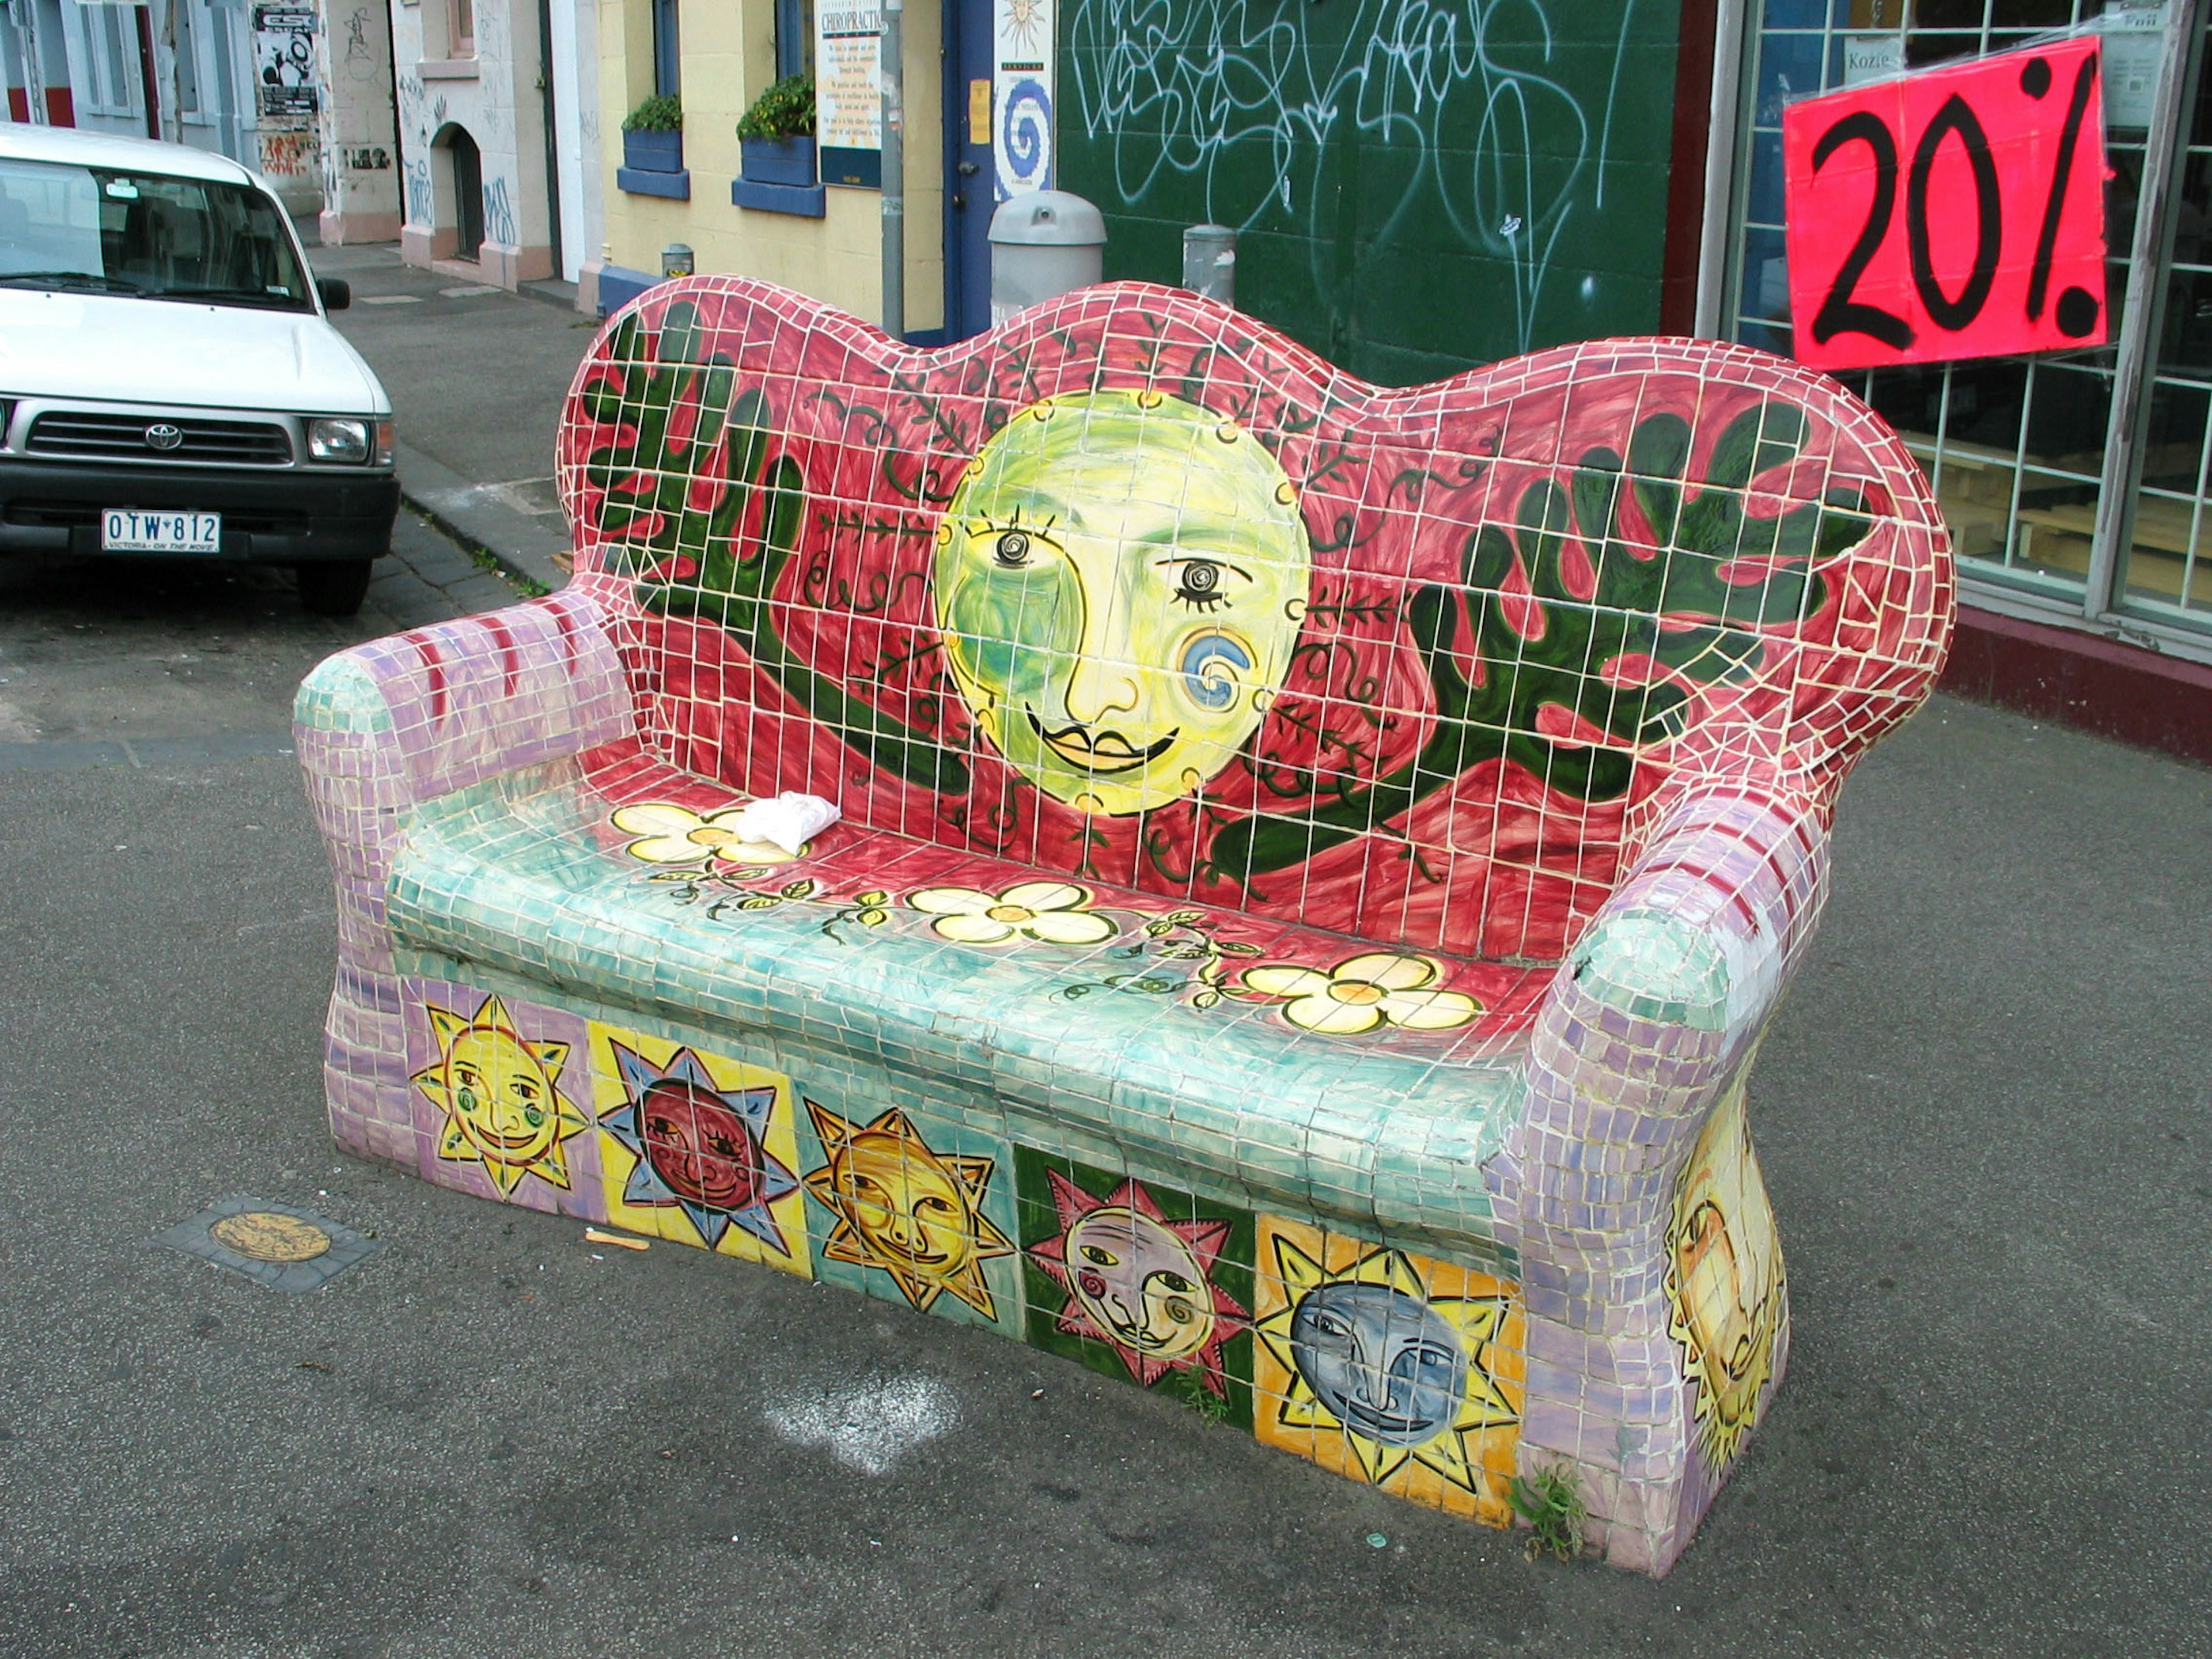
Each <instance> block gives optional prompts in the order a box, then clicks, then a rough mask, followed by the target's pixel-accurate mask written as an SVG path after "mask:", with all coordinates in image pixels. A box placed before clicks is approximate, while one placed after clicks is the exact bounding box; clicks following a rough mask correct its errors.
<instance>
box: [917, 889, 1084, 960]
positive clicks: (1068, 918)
mask: <svg viewBox="0 0 2212 1659" xmlns="http://www.w3.org/2000/svg"><path fill="white" fill-rule="evenodd" d="M907 902H908V904H910V905H912V906H913V907H914V908H915V909H917V910H920V911H922V912H924V913H925V914H926V915H930V916H933V917H934V918H935V920H934V921H932V922H931V923H930V924H929V926H930V930H931V931H932V932H933V933H936V934H937V936H938V937H939V938H940V939H956V940H957V941H958V942H959V943H961V944H963V945H1004V944H1005V943H1006V941H1007V940H1008V939H1016V938H1021V939H1041V940H1042V941H1043V942H1044V943H1046V944H1048V945H1097V944H1101V943H1103V941H1105V940H1107V939H1111V938H1113V937H1114V933H1115V927H1114V924H1113V923H1112V922H1111V921H1109V920H1107V918H1105V917H1104V916H1102V915H1098V914H1097V912H1096V911H1094V910H1091V909H1090V908H1088V906H1089V905H1090V903H1091V893H1090V890H1088V889H1087V888H1082V887H1078V886H1077V885H1076V884H1074V883H1073V882H1072V881H1021V882H1016V883H1015V884H1013V885H1012V887H1009V888H1007V889H1006V891H1004V892H1003V893H987V892H984V891H983V890H981V888H977V887H925V888H923V889H922V890H921V891H920V892H918V893H915V894H913V895H911V896H909V897H908V899H907Z"/></svg>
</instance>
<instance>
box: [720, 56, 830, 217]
mask: <svg viewBox="0 0 2212 1659" xmlns="http://www.w3.org/2000/svg"><path fill="white" fill-rule="evenodd" d="M738 154H739V156H740V161H739V165H738V177H737V178H736V179H733V180H732V182H731V185H730V200H731V201H732V202H733V203H735V204H737V205H738V206H739V207H744V208H754V209H757V210H761V211H763V212H769V213H796V214H800V215H803V216H805V217H808V218H813V219H819V218H821V217H822V216H823V192H822V185H821V184H820V182H819V180H818V179H817V174H816V172H815V165H816V164H815V153H814V78H813V76H808V75H787V76H784V77H783V79H781V81H778V82H775V85H773V86H771V87H769V89H768V90H767V91H765V92H763V94H761V95H760V96H759V97H757V98H756V99H754V100H753V102H752V106H751V107H750V109H748V110H746V112H744V114H743V115H742V116H740V117H738Z"/></svg>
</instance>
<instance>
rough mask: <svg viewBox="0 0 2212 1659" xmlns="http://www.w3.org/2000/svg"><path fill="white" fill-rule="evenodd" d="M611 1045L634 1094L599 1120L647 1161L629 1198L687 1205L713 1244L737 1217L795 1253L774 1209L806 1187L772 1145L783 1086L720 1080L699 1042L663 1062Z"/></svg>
mask: <svg viewBox="0 0 2212 1659" xmlns="http://www.w3.org/2000/svg"><path fill="white" fill-rule="evenodd" d="M608 1046H609V1047H610V1048H612V1049H613V1051H614V1058H615V1066H616V1069H617V1071H618V1072H619V1073H621V1075H622V1084H623V1092H624V1093H625V1094H626V1095H628V1096H629V1101H628V1102H627V1103H625V1104H624V1105H623V1106H622V1107H621V1108H620V1109H618V1110H617V1111H614V1112H611V1113H610V1114H608V1115H606V1116H605V1117H603V1118H601V1119H600V1120H599V1127H601V1128H603V1129H605V1131H606V1132H607V1133H609V1134H611V1135H612V1136H613V1137H614V1138H615V1139H616V1140H617V1142H619V1143H620V1144H621V1145H622V1146H623V1147H625V1148H626V1149H627V1150H628V1151H629V1153H630V1155H631V1156H632V1157H634V1158H636V1159H637V1164H636V1165H635V1168H633V1169H632V1170H630V1172H629V1185H628V1186H627V1187H626V1188H624V1189H623V1203H625V1204H636V1205H643V1206H653V1207H660V1208H668V1207H675V1208H680V1209H681V1210H682V1211H683V1212H684V1214H685V1215H686V1216H687V1217H689V1218H690V1222H691V1225H693V1226H694V1227H696V1228H697V1229H698V1231H699V1237H700V1241H701V1242H702V1243H704V1244H705V1245H706V1247H707V1248H708V1249H710V1250H711V1249H714V1248H715V1247H716V1246H718V1245H719V1244H720V1243H721V1242H722V1235H723V1234H724V1233H726V1232H727V1231H729V1230H730V1226H731V1225H732V1223H735V1224H736V1225H738V1226H739V1227H741V1228H743V1229H744V1231H746V1232H747V1233H750V1235H751V1236H752V1237H755V1238H757V1239H758V1240H759V1241H760V1242H761V1243H763V1244H765V1245H767V1246H768V1247H769V1249H772V1250H774V1251H775V1253H776V1254H777V1255H790V1254H791V1247H790V1245H789V1244H788V1243H787V1242H786V1241H785V1238H784V1236H783V1229H782V1228H781V1226H779V1225H777V1223H776V1218H775V1214H774V1213H773V1212H771V1211H770V1210H769V1206H770V1205H771V1204H773V1203H775V1200H777V1199H779V1198H781V1197H783V1196H785V1195H786V1194H789V1193H793V1192H796V1191H797V1190H798V1188H799V1178H798V1177H797V1176H794V1175H793V1174H792V1172H791V1171H790V1170H787V1169H786V1168H785V1167H784V1165H783V1164H782V1162H781V1160H780V1159H778V1158H776V1156H775V1154H774V1153H773V1152H769V1150H768V1147H767V1146H766V1145H765V1144H764V1143H765V1141H766V1139H767V1136H768V1128H769V1117H770V1115H772V1114H773V1113H774V1112H775V1095H776V1091H775V1087H774V1086H773V1085H770V1086H769V1087H765V1088H758V1089H722V1088H720V1087H717V1086H716V1085H715V1082H714V1077H713V1074H712V1073H709V1072H708V1070H707V1066H706V1064H705V1062H704V1061H702V1060H701V1059H700V1058H699V1056H698V1055H696V1054H693V1053H692V1052H691V1051H690V1049H689V1048H678V1050H677V1051H676V1052H675V1053H674V1054H671V1056H670V1057H669V1060H668V1063H667V1064H666V1065H665V1066H654V1065H653V1064H651V1063H650V1062H648V1061H647V1060H646V1059H645V1058H644V1057H643V1056H642V1055H641V1054H635V1053H634V1052H632V1051H631V1050H630V1049H629V1048H624V1047H623V1045H622V1044H621V1043H619V1042H610V1043H609V1045H608Z"/></svg>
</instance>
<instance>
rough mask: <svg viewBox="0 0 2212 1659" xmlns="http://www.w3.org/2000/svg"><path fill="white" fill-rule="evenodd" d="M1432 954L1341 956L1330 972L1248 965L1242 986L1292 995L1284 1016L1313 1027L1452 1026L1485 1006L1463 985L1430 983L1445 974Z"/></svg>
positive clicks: (1335, 1030)
mask: <svg viewBox="0 0 2212 1659" xmlns="http://www.w3.org/2000/svg"><path fill="white" fill-rule="evenodd" d="M1443 971H1444V970H1443V963H1440V962H1438V961H1437V960H1436V959H1435V958H1434V957H1421V956H1408V955H1403V954H1401V953H1399V952H1397V951H1373V952H1370V954H1368V955H1366V956H1359V957H1350V958H1348V959H1347V960H1346V961H1343V962H1340V963H1337V964H1336V966H1335V967H1334V968H1332V969H1329V970H1328V972H1327V973H1325V974H1324V973H1322V972H1321V971H1320V970H1319V969H1313V968H1295V967H1291V966H1290V965H1288V964H1287V963H1266V964H1263V965H1262V966H1261V967H1257V968H1247V969H1245V970H1244V972H1243V975H1242V981H1243V987H1244V988H1245V989H1246V990H1249V991H1256V992H1258V993H1259V994H1261V996H1265V997H1276V998H1288V999H1289V1001H1288V1003H1287V1004H1286V1006H1285V1007H1284V1009H1283V1018H1285V1019H1287V1020H1289V1021H1290V1022H1291V1024H1293V1025H1296V1026H1298V1027H1301V1028H1302V1029H1304V1030H1309V1031H1326V1032H1328V1034H1330V1035H1331V1036H1358V1035H1360V1033H1362V1032H1363V1031H1371V1030H1374V1029H1375V1028H1376V1026H1378V1025H1396V1026H1401V1027H1402V1028H1403V1029H1405V1030H1408V1031H1448V1030H1450V1029H1451V1028H1452V1027H1454V1026H1455V1025H1464V1024H1467V1023H1468V1021H1469V1020H1472V1019H1473V1018H1474V1017H1475V1016H1476V1015H1477V1014H1479V1013H1480V1012H1482V1005H1481V1004H1480V1003H1479V1002H1477V1001H1476V1000H1474V998H1473V997H1471V996H1468V995H1467V994H1464V993H1462V992H1459V991H1439V990H1436V989H1433V988H1431V987H1434V986H1435V984H1436V982H1437V980H1439V979H1441V978H1442V977H1443Z"/></svg>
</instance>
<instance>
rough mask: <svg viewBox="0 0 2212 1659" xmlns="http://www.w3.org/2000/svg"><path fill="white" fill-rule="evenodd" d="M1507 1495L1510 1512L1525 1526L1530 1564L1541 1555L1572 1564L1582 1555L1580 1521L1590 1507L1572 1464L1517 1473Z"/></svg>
mask: <svg viewBox="0 0 2212 1659" xmlns="http://www.w3.org/2000/svg"><path fill="white" fill-rule="evenodd" d="M1508 1495H1509V1497H1510V1498H1511V1500H1512V1504H1513V1512H1514V1513H1515V1514H1516V1515H1517V1516H1520V1517H1521V1518H1522V1520H1523V1521H1526V1522H1528V1546H1527V1548H1528V1559H1530V1560H1531V1561H1533V1560H1534V1559H1536V1558H1537V1557H1538V1556H1540V1555H1549V1556H1552V1557H1553V1558H1555V1559H1559V1560H1561V1561H1571V1560H1573V1559H1575V1558H1576V1557H1577V1555H1580V1554H1581V1553H1583V1522H1585V1521H1587V1520H1589V1505H1587V1504H1584V1503H1583V1494H1582V1482H1581V1480H1580V1479H1579V1478H1578V1477H1577V1475H1576V1474H1575V1471H1574V1468H1573V1466H1572V1465H1571V1464H1567V1463H1554V1464H1553V1466H1552V1467H1551V1468H1548V1469H1537V1470H1535V1471H1534V1473H1532V1474H1516V1475H1515V1476H1514V1477H1513V1484H1512V1486H1511V1488H1510V1492H1509V1493H1508Z"/></svg>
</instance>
